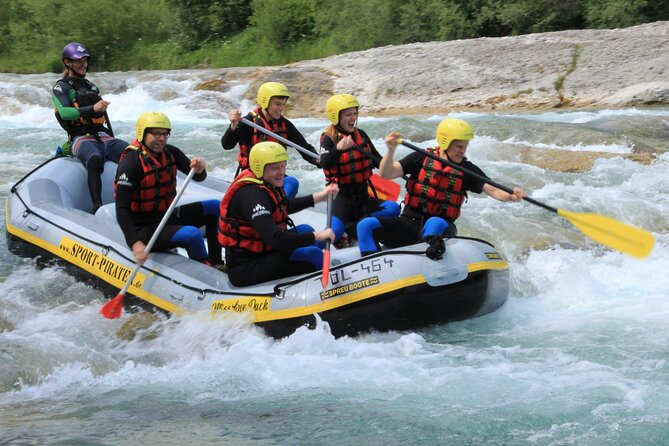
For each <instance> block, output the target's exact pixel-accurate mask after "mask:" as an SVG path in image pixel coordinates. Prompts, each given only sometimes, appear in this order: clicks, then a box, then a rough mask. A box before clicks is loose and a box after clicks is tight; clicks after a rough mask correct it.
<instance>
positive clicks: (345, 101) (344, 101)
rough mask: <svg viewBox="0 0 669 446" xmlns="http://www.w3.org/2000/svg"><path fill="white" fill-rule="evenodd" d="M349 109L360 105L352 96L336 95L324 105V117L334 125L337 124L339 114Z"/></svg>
mask: <svg viewBox="0 0 669 446" xmlns="http://www.w3.org/2000/svg"><path fill="white" fill-rule="evenodd" d="M351 107H356V108H357V107H360V103H359V102H358V100H357V99H356V98H355V96H353V95H352V94H336V95H334V96H332V97H331V98H330V99H328V102H327V104H326V105H325V116H327V118H328V119H329V120H330V122H331V123H333V124H334V125H337V124H339V112H340V111H342V110H345V109H347V108H351Z"/></svg>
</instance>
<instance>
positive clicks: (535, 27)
mask: <svg viewBox="0 0 669 446" xmlns="http://www.w3.org/2000/svg"><path fill="white" fill-rule="evenodd" d="M582 1H583V0H563V1H558V2H556V1H554V0H513V1H510V2H509V1H505V0H490V2H489V3H487V4H486V5H484V6H482V7H481V9H480V11H479V12H478V16H479V20H481V21H488V22H489V23H494V22H495V21H497V22H498V23H499V24H500V25H501V29H502V30H503V33H504V35H509V34H510V35H519V34H528V33H537V32H547V31H559V30H563V29H578V28H581V27H582V25H583V15H582V12H581V11H582V8H581V6H582V5H581V3H582ZM605 1H606V0H605Z"/></svg>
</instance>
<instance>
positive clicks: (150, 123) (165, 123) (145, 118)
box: [135, 112, 172, 142]
mask: <svg viewBox="0 0 669 446" xmlns="http://www.w3.org/2000/svg"><path fill="white" fill-rule="evenodd" d="M150 128H158V129H167V130H172V124H171V123H170V118H168V117H167V115H166V114H165V113H160V112H144V113H142V114H141V115H139V118H137V124H136V125H135V133H136V134H137V141H139V142H142V141H143V140H144V132H145V131H146V129H150Z"/></svg>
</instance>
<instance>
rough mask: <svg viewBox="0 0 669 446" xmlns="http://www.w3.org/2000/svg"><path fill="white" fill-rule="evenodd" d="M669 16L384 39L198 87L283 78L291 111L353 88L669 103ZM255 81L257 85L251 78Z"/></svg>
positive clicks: (369, 100) (494, 103) (390, 99)
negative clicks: (431, 38) (579, 26)
mask: <svg viewBox="0 0 669 446" xmlns="http://www.w3.org/2000/svg"><path fill="white" fill-rule="evenodd" d="M668 55H669V22H655V23H649V24H644V25H640V26H635V27H631V28H625V29H612V30H577V31H561V32H551V33H540V34H530V35H524V36H515V37H502V38H479V39H469V40H456V41H449V42H428V43H415V44H409V45H399V46H387V47H382V48H375V49H371V50H367V51H360V52H355V53H347V54H343V55H339V56H332V57H328V58H325V59H317V60H307V61H302V62H298V63H294V64H290V65H285V66H280V67H251V68H231V69H222V70H216V71H215V73H216V77H215V78H212V79H211V80H209V81H207V82H205V83H203V84H202V85H201V88H204V89H219V88H225V85H227V84H228V83H229V82H230V81H237V80H239V81H245V82H248V80H249V79H254V81H253V84H252V85H251V87H250V88H249V90H248V91H249V99H251V100H253V99H254V98H253V97H252V96H253V94H254V92H255V91H256V87H257V85H259V84H260V83H262V82H264V81H267V80H274V81H279V82H284V83H285V84H287V85H288V86H289V88H290V89H291V91H292V92H293V96H292V97H291V100H290V107H289V116H292V117H298V116H314V115H320V114H322V112H323V107H324V102H325V99H326V98H327V97H328V96H330V95H331V94H333V93H343V92H346V93H352V94H354V95H356V96H357V97H358V99H359V100H360V103H361V104H362V106H363V108H364V113H365V114H367V115H369V114H387V113H392V114H397V113H402V114H406V113H414V114H422V113H442V114H443V113H448V112H450V111H464V110H472V111H474V110H475V111H493V110H496V111H499V110H547V109H556V108H585V107H587V108H603V107H630V106H646V105H653V104H669V57H667V56H668ZM256 84H257V85H256Z"/></svg>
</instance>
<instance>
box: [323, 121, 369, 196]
mask: <svg viewBox="0 0 669 446" xmlns="http://www.w3.org/2000/svg"><path fill="white" fill-rule="evenodd" d="M351 136H352V137H353V142H354V143H355V145H356V146H358V147H359V148H360V150H362V151H363V152H364V153H361V152H360V150H357V149H354V148H351V149H349V150H346V151H337V154H338V155H339V156H338V158H337V164H335V165H334V166H332V167H331V168H329V169H323V173H325V181H326V182H327V183H337V184H343V185H345V184H352V183H353V184H365V183H367V181H368V180H369V178H370V177H371V176H372V168H373V165H372V161H371V157H372V149H371V148H370V147H369V142H365V141H364V140H363V139H362V135H361V134H360V132H359V131H358V129H357V128H356V129H354V130H353V134H352V135H351ZM325 137H326V135H325V134H323V135H321V141H322V140H323V138H325ZM336 139H337V140H336V141H334V143H335V145H336V144H337V143H338V142H339V141H341V140H342V139H343V136H342V135H341V134H340V133H338V134H337V138H336ZM363 144H364V145H363Z"/></svg>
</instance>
